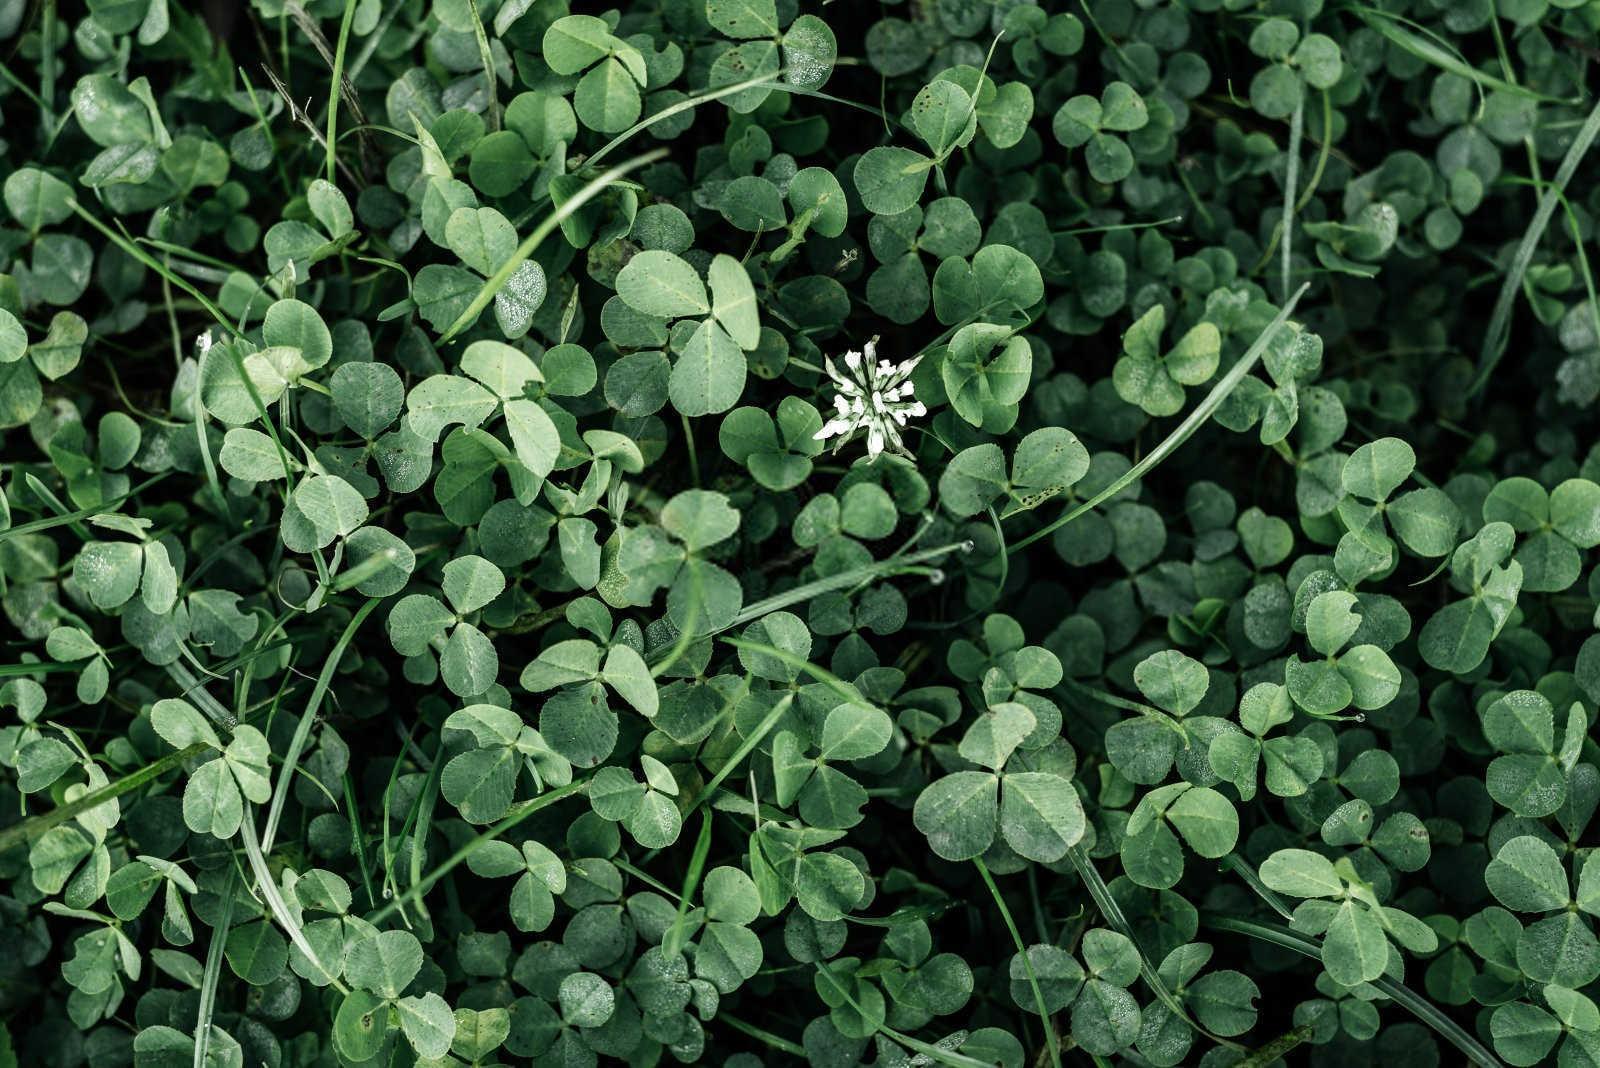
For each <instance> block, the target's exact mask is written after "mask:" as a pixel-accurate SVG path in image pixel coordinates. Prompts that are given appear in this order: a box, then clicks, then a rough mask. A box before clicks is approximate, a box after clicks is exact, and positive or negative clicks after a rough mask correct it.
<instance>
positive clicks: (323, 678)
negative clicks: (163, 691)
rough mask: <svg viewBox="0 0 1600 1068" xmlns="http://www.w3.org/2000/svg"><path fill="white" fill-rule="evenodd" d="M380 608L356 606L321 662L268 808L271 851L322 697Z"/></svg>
mask: <svg viewBox="0 0 1600 1068" xmlns="http://www.w3.org/2000/svg"><path fill="white" fill-rule="evenodd" d="M377 607H378V601H377V599H376V598H374V599H370V600H368V601H367V602H366V603H365V604H363V605H362V606H361V607H360V608H358V609H356V612H355V615H353V616H351V617H350V622H349V623H347V624H345V628H344V633H342V634H340V635H339V640H338V641H336V642H334V643H333V649H332V650H331V651H330V652H329V653H328V659H327V660H325V661H323V663H322V671H321V672H320V673H318V675H317V681H316V685H314V686H313V687H312V689H311V696H310V697H309V698H308V699H307V700H306V707H305V711H303V712H301V713H300V722H299V723H297V724H295V728H294V734H293V735H292V736H291V737H290V739H289V749H288V751H287V752H285V753H284V755H283V766H282V767H281V768H280V769H279V771H278V781H277V783H276V784H275V785H274V787H273V790H272V802H271V804H270V805H269V806H268V808H267V822H266V825H265V826H264V827H263V828H262V831H261V841H262V844H263V845H264V847H265V848H266V849H268V850H270V849H271V848H272V843H273V842H275V841H276V840H277V837H278V821H279V820H280V819H282V818H283V806H284V804H285V803H286V802H287V801H288V799H289V784H290V782H291V781H292V780H293V779H294V773H295V768H296V767H297V766H298V765H299V763H300V754H301V753H302V752H303V751H304V750H305V747H306V741H307V740H308V739H309V738H310V736H311V726H312V724H313V723H315V722H316V718H317V710H318V709H319V708H321V707H322V699H323V698H324V697H326V696H327V694H328V687H329V686H331V685H332V684H333V675H334V672H336V671H337V670H338V669H339V661H340V660H341V659H343V657H344V651H345V650H346V649H348V648H349V647H350V642H351V641H352V640H353V639H354V638H355V636H356V631H357V630H360V629H361V624H362V623H364V622H366V619H367V617H368V616H370V615H371V614H372V612H373V609H375V608H377Z"/></svg>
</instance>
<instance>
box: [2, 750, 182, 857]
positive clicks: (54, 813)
mask: <svg viewBox="0 0 1600 1068" xmlns="http://www.w3.org/2000/svg"><path fill="white" fill-rule="evenodd" d="M210 748H211V747H210V746H209V745H207V744H206V743H205V742H195V743H194V744H193V745H190V746H186V747H185V748H183V749H179V750H176V751H174V752H171V753H168V754H167V755H166V756H164V757H161V758H160V759H159V760H156V761H153V762H151V763H149V764H146V765H145V766H144V767H142V768H140V769H139V770H138V771H131V772H129V773H128V774H126V775H124V776H123V777H122V778H120V779H118V780H117V781H116V782H113V783H110V784H108V785H106V786H102V787H101V788H100V789H98V790H96V791H94V792H93V793H88V794H84V795H83V796H82V797H80V798H78V799H77V800H76V801H68V802H67V803H66V804H64V805H57V806H56V807H55V808H53V809H51V810H50V811H49V812H41V813H40V814H39V815H37V816H33V817H30V818H29V819H25V820H23V821H22V822H21V823H15V824H12V825H11V826H10V827H7V828H6V829H5V830H3V831H0V853H4V852H5V851H6V850H8V849H11V848H12V847H13V846H18V845H22V844H24V843H27V842H31V841H33V840H34V839H35V838H38V837H39V836H40V835H41V834H43V833H44V832H46V831H48V830H49V829H50V828H52V827H55V826H58V825H60V824H62V823H65V822H66V821H67V820H70V819H72V818H73V817H74V816H77V815H79V814H80V813H84V812H88V811H89V810H90V809H92V808H96V807H98V806H100V805H103V804H105V803H106V802H107V801H114V800H116V799H117V798H119V797H121V796H122V795H123V794H125V793H127V792H128V791H129V790H137V789H138V788H139V787H141V786H143V785H144V784H145V783H147V782H150V781H151V780H152V779H155V778H157V777H158V776H160V775H163V774H165V773H166V772H168V771H171V770H172V769H173V768H176V767H178V766H179V765H181V764H182V763H183V762H184V761H185V760H192V759H194V758H195V757H197V756H200V755H201V754H203V753H205V752H207V751H208V750H209V749H210Z"/></svg>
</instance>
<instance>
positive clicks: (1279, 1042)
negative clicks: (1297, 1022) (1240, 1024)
mask: <svg viewBox="0 0 1600 1068" xmlns="http://www.w3.org/2000/svg"><path fill="white" fill-rule="evenodd" d="M1314 1034H1316V1028H1314V1027H1312V1026H1311V1025H1310V1024H1302V1025H1301V1026H1299V1027H1296V1028H1295V1029H1294V1030H1292V1031H1286V1032H1284V1033H1283V1034H1281V1035H1279V1036H1278V1037H1277V1038H1275V1039H1273V1040H1272V1041H1271V1042H1268V1043H1267V1044H1266V1045H1263V1046H1258V1047H1256V1051H1255V1052H1254V1053H1252V1054H1250V1056H1248V1057H1246V1058H1245V1059H1244V1060H1242V1061H1240V1062H1239V1063H1237V1064H1235V1065H1234V1066H1233V1068H1267V1065H1269V1064H1272V1063H1273V1062H1274V1061H1277V1060H1280V1059H1282V1058H1283V1057H1284V1055H1286V1054H1287V1053H1288V1052H1289V1051H1290V1050H1292V1049H1294V1048H1295V1047H1296V1046H1299V1045H1302V1044H1303V1043H1306V1042H1309V1041H1311V1036H1312V1035H1314Z"/></svg>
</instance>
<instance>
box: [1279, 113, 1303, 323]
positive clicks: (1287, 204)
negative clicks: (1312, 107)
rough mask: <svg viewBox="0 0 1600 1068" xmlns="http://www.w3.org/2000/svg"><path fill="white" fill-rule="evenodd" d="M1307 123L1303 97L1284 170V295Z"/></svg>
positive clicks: (1293, 123)
mask: <svg viewBox="0 0 1600 1068" xmlns="http://www.w3.org/2000/svg"><path fill="white" fill-rule="evenodd" d="M1305 123H1306V102H1305V98H1304V96H1302V97H1301V99H1300V103H1298V104H1296V105H1295V108H1294V115H1293V116H1292V117H1291V118H1290V119H1289V153H1288V159H1287V160H1286V162H1285V166H1284V169H1283V243H1282V247H1281V249H1280V252H1281V258H1280V261H1279V266H1278V270H1279V273H1280V280H1281V282H1282V285H1283V292H1284V293H1288V292H1289V266H1290V259H1291V253H1292V252H1293V250H1294V208H1295V201H1294V187H1295V184H1296V183H1297V182H1299V181H1300V137H1301V135H1302V133H1303V132H1304V130H1305Z"/></svg>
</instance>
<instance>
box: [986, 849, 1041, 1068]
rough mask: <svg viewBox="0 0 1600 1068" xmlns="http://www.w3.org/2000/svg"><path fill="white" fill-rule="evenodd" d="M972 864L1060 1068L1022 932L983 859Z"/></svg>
mask: <svg viewBox="0 0 1600 1068" xmlns="http://www.w3.org/2000/svg"><path fill="white" fill-rule="evenodd" d="M972 863H973V864H974V865H976V866H977V869H978V874H979V875H981V876H983V884H984V885H985V886H987V887H988V888H989V896H990V897H992V898H994V904H995V907H996V908H998V909H999V910H1000V918H1001V919H1002V920H1004V921H1005V924H1006V930H1007V931H1010V932H1011V942H1012V944H1013V945H1015V946H1016V947H1017V955H1018V956H1019V957H1021V958H1022V967H1023V968H1024V969H1025V970H1026V971H1027V973H1028V985H1029V986H1030V987H1032V988H1033V1004H1034V1007H1035V1008H1037V1009H1038V1010H1039V1023H1040V1025H1041V1026H1043V1027H1044V1040H1045V1044H1046V1045H1048V1046H1049V1047H1050V1063H1051V1064H1052V1065H1054V1066H1055V1068H1061V1043H1060V1041H1059V1040H1058V1039H1057V1038H1056V1029H1055V1025H1054V1024H1052V1023H1051V1022H1050V1010H1049V1009H1048V1008H1047V1007H1046V1006H1045V1003H1044V991H1042V990H1040V989H1039V977H1038V976H1037V975H1035V974H1034V972H1033V959H1032V958H1031V957H1029V956H1028V947H1026V946H1024V945H1023V944H1022V932H1020V931H1018V930H1017V921H1016V920H1014V919H1012V918H1011V910H1010V909H1009V908H1007V907H1006V899H1005V898H1004V897H1002V896H1001V894H1000V888H999V887H998V886H996V885H995V882H994V876H992V875H990V874H989V867H988V865H986V864H984V862H983V858H982V857H973V858H972Z"/></svg>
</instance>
